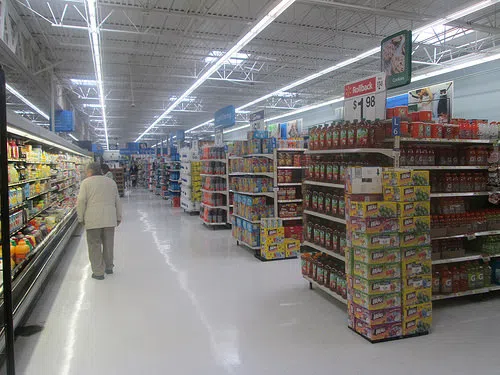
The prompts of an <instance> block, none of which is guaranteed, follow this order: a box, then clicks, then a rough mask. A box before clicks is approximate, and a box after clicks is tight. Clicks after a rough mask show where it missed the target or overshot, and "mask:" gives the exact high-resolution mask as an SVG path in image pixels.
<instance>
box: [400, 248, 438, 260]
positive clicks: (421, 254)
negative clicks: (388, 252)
mask: <svg viewBox="0 0 500 375" xmlns="http://www.w3.org/2000/svg"><path fill="white" fill-rule="evenodd" d="M401 257H402V260H403V262H406V263H410V262H418V261H428V260H431V259H432V248H431V247H429V246H421V247H410V248H405V249H401Z"/></svg>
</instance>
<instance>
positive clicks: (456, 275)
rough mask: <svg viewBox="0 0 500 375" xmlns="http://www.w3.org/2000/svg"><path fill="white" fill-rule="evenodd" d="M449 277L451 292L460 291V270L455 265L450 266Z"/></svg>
mask: <svg viewBox="0 0 500 375" xmlns="http://www.w3.org/2000/svg"><path fill="white" fill-rule="evenodd" d="M451 277H452V290H453V293H458V292H459V291H460V271H459V270H458V268H457V267H456V266H453V267H452V268H451Z"/></svg>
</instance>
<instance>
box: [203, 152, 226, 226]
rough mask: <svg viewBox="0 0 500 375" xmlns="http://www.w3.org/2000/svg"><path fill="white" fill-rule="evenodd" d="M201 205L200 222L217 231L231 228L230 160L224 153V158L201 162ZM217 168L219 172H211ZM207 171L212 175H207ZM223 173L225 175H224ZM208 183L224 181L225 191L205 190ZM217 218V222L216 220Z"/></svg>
mask: <svg viewBox="0 0 500 375" xmlns="http://www.w3.org/2000/svg"><path fill="white" fill-rule="evenodd" d="M200 161H201V173H200V176H201V187H202V188H201V189H200V191H201V196H202V200H201V204H200V220H201V222H202V223H203V224H204V225H206V226H208V227H210V228H212V229H215V228H217V227H219V228H227V229H229V228H230V223H231V222H230V219H229V190H228V186H229V176H228V159H227V156H226V155H225V153H224V157H223V158H222V157H221V158H213V157H212V158H202V159H201V160H200ZM211 168H215V169H216V170H217V169H218V171H216V170H215V171H214V170H212V171H210V169H211ZM207 170H208V171H210V173H207ZM222 172H223V173H222ZM207 181H214V182H216V181H219V182H220V181H224V183H223V185H224V186H225V188H224V189H222V190H221V189H215V187H214V189H213V190H212V189H204V188H203V187H206V182H207ZM214 202H218V203H214ZM214 216H215V220H214Z"/></svg>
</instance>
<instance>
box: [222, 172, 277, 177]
mask: <svg viewBox="0 0 500 375" xmlns="http://www.w3.org/2000/svg"><path fill="white" fill-rule="evenodd" d="M229 176H264V177H269V178H273V177H274V173H273V172H231V173H229Z"/></svg>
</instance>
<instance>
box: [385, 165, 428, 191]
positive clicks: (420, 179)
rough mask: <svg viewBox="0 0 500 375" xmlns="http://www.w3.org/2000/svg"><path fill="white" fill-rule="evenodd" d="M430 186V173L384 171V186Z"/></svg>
mask: <svg viewBox="0 0 500 375" xmlns="http://www.w3.org/2000/svg"><path fill="white" fill-rule="evenodd" d="M426 185H430V177H429V171H410V170H407V169H401V170H395V169H392V168H387V169H384V171H383V172H382V186H383V187H387V186H426Z"/></svg>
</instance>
